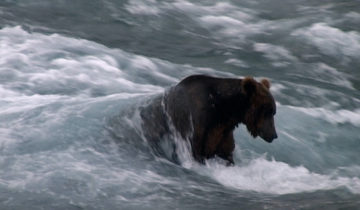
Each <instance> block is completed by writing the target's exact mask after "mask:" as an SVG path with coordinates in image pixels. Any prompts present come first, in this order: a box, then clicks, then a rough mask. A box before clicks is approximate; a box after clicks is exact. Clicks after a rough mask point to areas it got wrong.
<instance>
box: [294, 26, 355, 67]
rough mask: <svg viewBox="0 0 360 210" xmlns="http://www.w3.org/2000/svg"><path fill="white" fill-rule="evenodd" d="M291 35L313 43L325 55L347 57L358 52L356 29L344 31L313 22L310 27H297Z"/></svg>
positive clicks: (353, 55)
mask: <svg viewBox="0 0 360 210" xmlns="http://www.w3.org/2000/svg"><path fill="white" fill-rule="evenodd" d="M292 35H293V36H299V37H303V38H304V40H306V41H307V42H310V43H312V44H314V45H315V46H316V47H317V48H319V49H320V50H321V52H322V53H324V54H326V55H330V56H333V57H334V58H337V59H338V58H340V59H341V60H342V59H347V56H350V57H354V58H355V57H357V56H358V55H359V53H360V34H359V33H358V32H356V31H349V32H344V31H341V30H340V29H338V28H334V27H331V26H329V25H327V24H326V23H315V24H313V25H312V26H310V27H307V28H303V29H297V30H296V31H294V32H293V33H292Z"/></svg>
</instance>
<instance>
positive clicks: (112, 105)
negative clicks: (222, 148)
mask: <svg viewBox="0 0 360 210" xmlns="http://www.w3.org/2000/svg"><path fill="white" fill-rule="evenodd" d="M359 11H360V2H359V1H357V0H345V1H337V0H323V1H311V0H294V1H283V0H271V1H265V0H255V1H254V0H244V1H235V0H225V1H213V0H210V1H195V0H92V1H88V0H76V1H74V0H54V1H48V0H31V1H28V0H2V1H1V2H0V209H2V210H7V209H9V210H10V209H11V210H14V209H16V210H17V209H69V210H70V209H173V208H175V209H320V208H322V209H359V208H360V155H359V154H360V153H359V152H360V137H359V136H360V135H359V134H360V132H359V131H360V94H359V90H360V56H359V55H360V12H359ZM191 74H208V75H214V76H226V77H229V76H231V77H243V76H246V75H252V76H254V77H256V78H258V79H260V78H262V77H266V78H269V79H270V80H271V82H272V87H271V91H272V93H273V95H274V97H275V99H276V101H277V115H276V117H275V121H276V127H277V130H278V135H279V138H278V139H277V140H275V141H274V142H273V143H272V144H268V143H266V142H264V141H263V140H261V139H255V140H253V139H252V138H251V137H250V135H249V134H248V133H247V131H246V129H245V128H244V126H240V127H239V128H237V129H236V130H235V132H234V135H235V139H236V149H235V151H234V158H235V162H236V165H235V166H234V167H226V166H225V165H224V163H223V162H221V161H220V160H217V159H215V160H209V161H208V162H207V163H206V165H199V164H197V163H196V162H194V161H193V159H192V158H191V156H190V155H189V149H188V147H187V146H186V143H184V141H182V140H181V139H179V138H178V135H176V133H174V135H173V136H172V137H171V138H172V139H171V140H173V141H175V142H176V145H177V147H176V148H177V149H176V153H177V155H178V157H179V159H180V164H176V163H173V162H171V161H169V160H168V158H166V155H165V157H159V156H157V155H154V151H152V150H151V149H150V148H149V146H148V144H147V142H146V140H145V139H144V135H143V130H142V126H141V123H142V121H141V118H140V115H139V111H140V109H141V107H142V106H145V105H146V104H147V103H148V101H149V100H151V99H153V98H155V97H156V96H158V95H159V94H162V93H163V91H164V90H166V88H168V87H170V86H171V85H174V84H176V83H177V82H178V81H180V80H181V79H182V78H184V77H185V76H187V75H191ZM167 148H168V149H170V147H169V146H168V145H166V143H165V144H164V145H163V149H164V150H165V151H166V149H167ZM169 155H171V154H169Z"/></svg>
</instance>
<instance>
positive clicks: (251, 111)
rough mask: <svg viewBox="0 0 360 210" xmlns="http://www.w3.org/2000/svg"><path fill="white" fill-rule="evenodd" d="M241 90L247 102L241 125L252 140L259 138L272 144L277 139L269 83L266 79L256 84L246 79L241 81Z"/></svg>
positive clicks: (252, 80) (274, 108) (274, 107)
mask: <svg viewBox="0 0 360 210" xmlns="http://www.w3.org/2000/svg"><path fill="white" fill-rule="evenodd" d="M242 90H243V93H244V94H245V96H246V100H247V101H248V106H247V107H248V109H247V110H246V112H245V115H244V119H243V123H244V124H245V125H246V127H247V129H248V131H249V132H250V134H251V135H252V136H253V137H254V138H255V137H257V136H260V137H261V138H262V139H264V140H265V141H267V142H269V143H270V142H272V141H273V140H274V139H276V138H277V134H276V130H275V125H274V115H275V113H276V104H275V101H274V98H273V96H272V95H271V93H270V82H269V81H268V80H266V79H263V80H261V82H257V81H255V80H254V79H253V78H251V77H246V78H244V79H243V80H242Z"/></svg>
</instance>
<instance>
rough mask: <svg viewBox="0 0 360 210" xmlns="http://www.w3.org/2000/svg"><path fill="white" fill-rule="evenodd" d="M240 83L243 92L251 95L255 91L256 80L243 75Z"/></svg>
mask: <svg viewBox="0 0 360 210" xmlns="http://www.w3.org/2000/svg"><path fill="white" fill-rule="evenodd" d="M241 85H242V90H243V92H244V93H245V94H246V95H248V96H251V95H252V94H253V93H255V91H256V81H255V80H254V79H253V78H252V77H245V78H244V79H243V80H242V83H241Z"/></svg>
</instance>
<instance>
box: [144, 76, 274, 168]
mask: <svg viewBox="0 0 360 210" xmlns="http://www.w3.org/2000/svg"><path fill="white" fill-rule="evenodd" d="M269 88H270V83H269V81H268V80H265V79H264V80H262V81H261V82H257V81H256V80H254V79H253V78H251V77H246V78H244V79H233V78H216V77H211V76H206V75H193V76H189V77H187V78H185V79H183V80H182V81H181V82H180V83H179V84H177V85H176V86H174V87H171V88H170V89H169V90H168V91H167V92H166V93H165V94H164V96H163V97H162V98H156V99H155V100H153V101H152V103H151V104H150V105H149V106H148V107H147V108H146V109H143V110H142V111H141V117H142V118H143V128H144V129H143V130H144V134H145V137H146V138H147V139H148V141H150V142H154V141H155V142H157V141H159V140H160V139H162V138H163V137H164V135H167V133H168V132H169V131H170V130H171V129H170V127H169V124H172V125H173V127H174V128H175V129H176V131H177V132H178V133H180V135H181V137H182V138H183V139H188V140H189V141H190V144H191V150H192V155H193V157H194V158H195V160H197V161H198V162H200V163H204V160H205V159H208V158H212V157H214V156H218V157H220V158H222V159H225V160H226V161H227V162H228V165H231V164H234V161H233V150H234V147H235V143H234V137H233V131H234V128H235V127H236V126H237V125H238V124H240V123H243V124H245V125H246V127H247V129H248V131H249V132H250V134H251V135H252V136H253V137H254V138H255V137H257V136H260V137H261V138H263V139H264V140H265V141H267V142H269V143H270V142H272V141H273V140H274V139H275V138H277V134H276V130H275V126H274V115H275V113H276V105H275V101H274V98H273V96H272V95H271V93H270V91H269Z"/></svg>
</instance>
